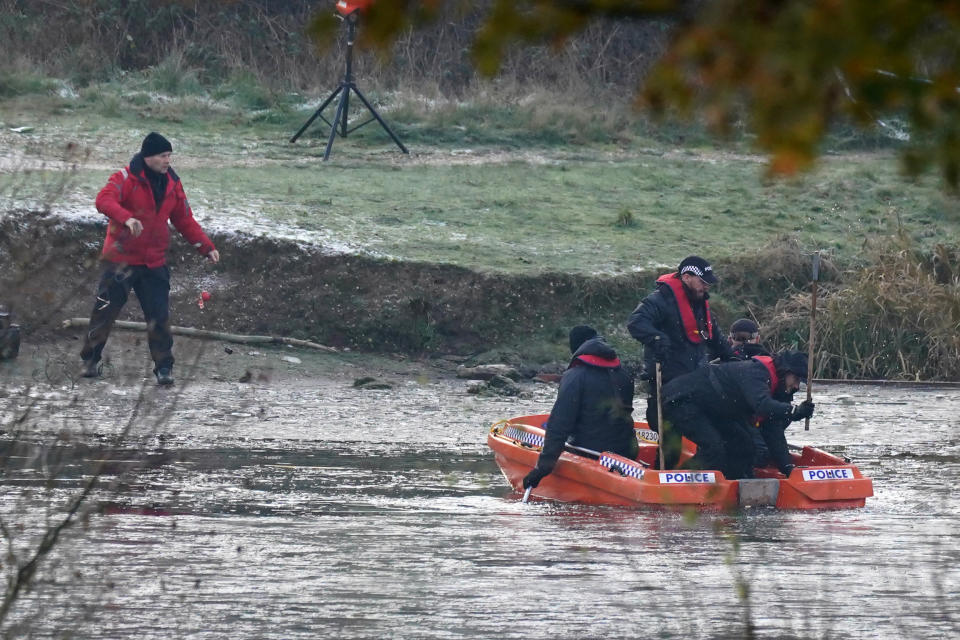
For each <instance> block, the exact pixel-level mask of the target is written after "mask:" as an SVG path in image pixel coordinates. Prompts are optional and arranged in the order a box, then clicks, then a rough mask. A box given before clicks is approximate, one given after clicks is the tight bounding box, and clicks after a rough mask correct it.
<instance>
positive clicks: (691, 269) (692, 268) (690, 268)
mask: <svg viewBox="0 0 960 640" xmlns="http://www.w3.org/2000/svg"><path fill="white" fill-rule="evenodd" d="M708 271H711V272H712V271H713V267H709V266H708V267H707V268H706V269H701V268H700V267H698V266H696V265H692V264H688V265H687V266H685V267H684V268H683V269H680V273H681V274H684V273H692V274H693V275H695V276H697V277H698V278H702V277H703V274H704V273H706V272H708Z"/></svg>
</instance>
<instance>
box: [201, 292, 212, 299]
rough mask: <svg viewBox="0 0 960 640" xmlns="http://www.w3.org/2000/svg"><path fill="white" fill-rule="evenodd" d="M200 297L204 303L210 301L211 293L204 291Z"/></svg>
mask: <svg viewBox="0 0 960 640" xmlns="http://www.w3.org/2000/svg"><path fill="white" fill-rule="evenodd" d="M200 297H201V298H203V301H204V302H206V301H207V300H209V299H210V292H209V291H203V292H201V293H200Z"/></svg>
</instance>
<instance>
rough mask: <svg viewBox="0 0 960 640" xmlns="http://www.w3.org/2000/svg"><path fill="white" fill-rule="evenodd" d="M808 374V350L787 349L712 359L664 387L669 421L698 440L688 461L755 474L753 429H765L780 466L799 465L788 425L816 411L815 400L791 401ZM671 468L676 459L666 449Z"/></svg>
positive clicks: (731, 473)
mask: <svg viewBox="0 0 960 640" xmlns="http://www.w3.org/2000/svg"><path fill="white" fill-rule="evenodd" d="M806 379H807V355H806V354H805V353H801V352H799V351H782V352H780V353H778V354H777V355H776V356H773V357H770V356H756V357H754V358H751V359H749V360H744V361H738V362H722V363H719V364H710V365H707V366H706V367H702V368H700V369H697V370H696V371H694V372H692V373H688V374H685V375H682V376H680V377H678V378H674V379H673V380H671V381H670V382H669V383H668V384H666V385H665V386H664V387H663V416H664V422H667V423H669V427H670V428H671V429H673V430H674V431H679V432H680V434H681V435H683V436H684V437H686V438H687V439H688V440H691V441H692V442H694V443H696V445H697V453H696V455H694V456H693V458H691V459H690V460H688V461H687V463H685V466H686V467H688V468H693V469H718V470H720V471H722V472H723V474H724V475H725V476H726V477H727V478H729V479H737V478H748V477H751V476H752V475H753V473H752V468H753V461H754V445H753V437H752V434H751V433H750V431H749V429H751V428H752V427H751V426H750V425H751V424H757V423H758V419H759V420H760V421H761V422H760V424H761V426H760V429H761V435H762V436H763V439H764V441H765V442H766V443H767V447H768V449H769V450H770V455H771V456H772V458H773V460H774V462H775V463H776V465H777V467H778V469H779V470H780V471H781V472H782V473H783V474H785V475H789V474H790V471H792V469H793V465H792V462H791V458H790V454H789V451H788V449H787V441H786V438H785V436H784V429H785V425H786V424H788V423H789V422H794V421H796V420H803V419H804V418H809V417H810V416H812V415H813V408H814V404H813V403H812V402H810V401H804V402H802V403H801V404H799V405H797V406H796V407H794V406H793V405H791V404H790V398H792V395H793V393H795V392H796V391H797V389H799V388H800V382H801V381H806ZM664 456H665V457H666V458H667V465H668V466H667V467H666V468H673V466H675V464H676V458H673V459H671V456H670V455H668V454H667V453H666V452H665V453H664Z"/></svg>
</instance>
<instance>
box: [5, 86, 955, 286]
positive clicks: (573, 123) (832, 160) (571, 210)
mask: <svg viewBox="0 0 960 640" xmlns="http://www.w3.org/2000/svg"><path fill="white" fill-rule="evenodd" d="M245 83H248V80H245V79H243V78H232V79H229V80H228V82H226V83H225V84H224V86H223V87H221V88H220V89H219V90H218V91H210V92H206V91H204V90H202V89H201V88H198V86H196V85H194V84H192V83H189V82H188V83H185V84H181V85H178V86H177V87H175V88H176V89H177V92H178V93H177V94H176V95H174V94H164V93H162V92H158V87H161V88H162V87H163V83H162V82H158V81H157V79H156V78H154V79H152V80H150V81H147V80H144V79H139V80H136V81H132V80H129V79H128V80H126V81H123V82H119V81H118V83H116V84H112V85H109V86H103V87H100V89H99V90H93V89H90V88H87V89H85V90H82V91H79V92H72V93H71V92H64V91H59V92H57V93H41V94H29V95H20V96H17V97H13V98H9V99H7V100H5V101H2V102H0V122H2V123H3V128H2V131H0V149H2V151H0V199H2V201H0V205H2V207H0V208H2V209H9V208H11V207H15V206H34V207H35V206H44V203H45V202H51V201H52V202H54V204H53V208H54V210H56V211H64V212H71V213H73V214H80V215H90V216H94V215H98V214H96V213H95V211H94V210H93V206H92V202H93V198H94V196H95V194H96V192H97V190H98V189H99V188H100V187H101V186H102V185H103V183H104V182H105V181H106V178H107V176H108V175H109V173H110V172H111V171H112V170H115V169H117V168H119V167H120V166H122V165H123V164H125V163H126V162H127V161H128V160H129V158H130V156H131V155H132V153H133V152H134V151H135V150H136V149H137V148H138V146H139V142H140V140H141V139H142V137H143V135H144V134H145V133H147V132H148V131H150V130H156V131H160V132H162V133H163V134H164V135H166V136H168V137H169V138H170V139H171V140H172V141H173V144H174V148H175V155H174V167H175V168H176V169H177V170H178V172H179V173H180V175H181V176H182V178H183V180H184V184H185V186H186V190H187V194H188V196H189V197H190V199H191V202H192V203H193V205H194V209H195V211H196V213H197V215H198V217H199V218H200V220H201V222H203V224H204V225H206V226H208V227H210V228H211V229H220V230H228V231H232V230H241V231H248V232H252V233H264V234H267V235H282V236H284V237H293V238H299V239H302V240H303V241H306V242H316V243H319V244H324V245H326V246H329V247H332V248H335V249H339V250H353V251H369V252H373V253H376V254H381V255H387V256H392V257H396V258H398V259H409V260H423V261H437V262H444V263H452V264H458V265H463V266H466V267H470V268H475V269H496V270H502V271H508V272H528V273H529V272H534V271H554V270H557V271H579V272H622V271H627V270H630V269H633V268H637V267H648V266H652V265H674V264H676V263H677V261H678V260H679V258H681V257H683V256H684V255H686V254H688V253H691V252H697V253H701V254H704V255H707V256H709V257H711V258H719V257H728V256H734V255H737V254H738V253H741V252H744V251H751V250H752V248H753V247H756V246H758V245H761V244H764V243H766V242H768V241H769V240H771V239H772V238H774V237H776V236H779V235H782V234H794V235H797V236H798V237H799V238H800V241H801V243H802V244H803V245H804V246H810V247H814V246H816V247H822V248H827V249H831V250H832V251H833V252H834V253H835V254H837V255H838V257H841V258H842V257H847V258H854V257H856V256H857V254H858V252H859V251H860V247H861V246H862V244H863V242H864V239H865V237H867V236H869V235H871V234H888V233H892V232H895V231H897V230H898V229H903V230H905V231H906V232H907V233H908V234H911V235H913V236H915V237H916V238H917V239H918V240H919V242H920V244H921V245H929V244H932V243H935V242H941V241H951V239H952V238H956V237H958V231H960V229H958V227H960V208H958V203H957V201H956V200H955V199H953V198H952V197H950V196H948V195H945V194H944V193H943V191H942V187H941V184H940V182H939V181H938V180H937V179H936V178H934V177H926V178H923V179H920V180H918V181H914V182H908V181H906V180H904V179H902V178H901V177H900V175H899V173H898V168H897V161H896V157H895V155H894V153H893V152H892V151H890V150H877V151H869V150H864V149H863V148H862V145H861V148H860V149H859V150H858V151H857V153H846V154H844V153H833V154H828V155H826V156H824V158H823V160H822V162H821V163H820V166H819V168H818V169H817V170H816V171H815V172H814V173H811V174H808V175H805V176H802V177H801V178H799V179H796V180H790V181H778V182H768V181H766V180H765V179H764V169H765V165H764V162H763V159H762V158H760V157H757V156H753V155H750V154H749V153H746V152H744V151H743V149H744V147H745V142H744V140H740V141H739V142H738V143H736V144H735V145H730V146H729V147H725V148H721V147H720V146H719V145H716V144H713V143H707V142H705V140H704V138H703V137H702V135H700V134H698V133H696V132H693V133H691V134H690V135H688V136H686V137H683V136H681V135H680V133H679V132H678V130H677V129H667V128H664V129H663V130H656V129H653V128H651V127H650V125H649V124H644V123H642V122H640V120H639V119H636V118H634V119H633V120H632V121H631V120H630V118H629V116H628V115H622V114H620V115H617V116H616V117H613V116H609V117H608V118H606V119H603V120H602V121H600V120H598V121H597V122H595V123H594V124H595V126H596V127H597V131H593V132H589V131H584V130H581V129H583V128H584V127H586V126H587V124H585V122H586V121H585V120H584V119H583V118H584V117H586V116H578V115H577V114H576V113H575V110H572V109H563V108H559V107H553V108H551V109H550V110H547V109H545V108H542V107H537V105H536V104H533V106H531V105H530V104H519V103H517V104H513V105H512V106H511V105H510V104H504V103H500V102H498V101H496V100H494V99H492V98H489V97H487V98H484V100H485V102H484V101H481V102H456V103H454V102H445V103H439V104H438V103H431V102H430V101H424V100H415V99H413V98H412V97H408V98H406V99H405V98H403V97H396V96H395V98H396V99H397V100H400V102H399V103H396V104H392V105H386V107H385V108H384V110H383V113H384V115H385V117H387V118H388V120H389V121H390V124H391V125H392V126H394V128H395V130H396V131H397V132H398V134H399V135H400V136H401V138H402V139H403V140H404V142H405V144H407V145H408V147H409V148H410V150H411V154H410V155H409V156H405V155H403V154H401V153H400V151H399V150H398V149H397V147H396V146H395V145H394V144H393V142H392V141H391V140H390V139H389V138H388V137H387V136H386V134H385V133H383V131H382V130H381V129H380V128H379V126H378V125H377V124H376V123H371V124H369V125H367V126H366V127H364V128H363V129H361V130H360V131H358V132H356V133H355V134H352V135H351V136H350V137H348V138H347V139H342V138H339V137H338V138H337V139H336V141H335V143H334V149H333V155H332V158H331V161H330V162H326V163H324V162H322V161H321V158H322V155H323V150H324V145H325V143H326V133H327V127H326V125H324V124H323V123H322V122H321V121H317V122H316V123H314V125H313V126H312V127H311V128H310V129H309V130H308V132H307V133H306V134H305V135H304V136H303V137H302V138H301V139H300V141H298V142H297V143H296V144H293V145H291V144H289V143H288V142H287V140H288V139H289V137H290V136H291V135H292V134H293V132H295V131H296V130H297V128H299V126H300V124H302V123H303V122H304V121H305V120H306V118H307V117H308V116H309V115H310V114H311V113H312V111H313V109H315V108H316V106H317V99H318V98H317V97H312V98H311V97H307V96H299V97H297V96H286V97H283V98H279V97H275V98H273V99H271V98H270V97H269V96H267V95H266V94H263V93H258V92H257V91H255V90H254V89H253V88H251V87H250V86H249V85H248V84H245ZM167 84H169V82H167ZM231 87H232V88H231ZM238 96H240V97H238ZM271 100H272V101H271ZM538 101H539V102H542V99H541V98H537V99H532V100H531V103H538ZM254 107H255V108H254ZM531 109H532V110H531ZM611 109H613V108H612V107H611ZM578 118H579V119H578ZM22 126H30V127H33V130H32V131H28V132H25V133H13V132H12V131H10V129H11V128H15V127H22ZM598 131H599V133H598ZM430 132H433V133H430ZM565 132H566V133H565ZM681 140H682V141H681ZM71 142H73V143H75V145H76V146H75V147H74V148H73V150H72V151H71V152H70V153H69V154H68V153H66V152H65V147H66V145H67V144H68V143H71ZM74 166H75V167H76V169H71V167H74ZM70 171H74V173H73V174H72V175H71V176H70V180H69V181H67V184H65V185H64V186H59V187H57V188H59V189H61V191H60V192H58V193H56V194H55V196H56V197H53V198H51V197H49V193H48V192H49V190H50V189H52V188H54V187H55V186H57V185H63V184H64V180H63V179H62V178H63V175H64V173H65V172H70ZM45 194H46V195H45ZM624 219H629V220H631V224H623V220H624ZM225 254H228V252H225Z"/></svg>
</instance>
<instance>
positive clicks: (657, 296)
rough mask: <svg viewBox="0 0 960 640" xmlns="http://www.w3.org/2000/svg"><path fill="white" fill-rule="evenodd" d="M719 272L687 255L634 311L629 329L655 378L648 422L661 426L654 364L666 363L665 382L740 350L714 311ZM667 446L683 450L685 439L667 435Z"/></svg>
mask: <svg viewBox="0 0 960 640" xmlns="http://www.w3.org/2000/svg"><path fill="white" fill-rule="evenodd" d="M716 282H717V276H716V275H715V274H714V272H713V267H712V266H710V263H709V262H707V261H706V260H704V259H703V258H701V257H699V256H688V257H686V258H684V259H683V261H682V262H681V263H680V266H679V267H678V268H677V271H676V272H675V273H669V274H666V275H663V276H661V277H660V278H658V279H657V289H656V290H655V291H654V292H653V293H651V294H650V295H648V296H647V297H646V298H644V299H643V300H642V301H641V302H640V304H639V305H638V306H637V308H636V309H635V310H634V311H633V313H632V314H630V319H629V320H628V321H627V330H628V331H629V332H630V335H631V336H633V337H634V338H636V339H637V340H639V341H640V342H642V343H643V346H644V350H643V351H644V353H643V373H641V375H640V377H641V379H643V380H648V381H650V383H649V384H648V387H649V394H648V397H647V413H646V417H647V423H648V424H649V425H650V428H651V429H654V430H658V425H657V395H656V384H655V383H653V381H654V380H656V370H655V364H656V363H657V362H659V363H660V364H661V367H662V375H661V377H662V380H663V383H664V384H666V383H667V382H669V381H670V380H673V379H674V378H676V377H677V376H680V375H683V374H685V373H690V372H691V371H693V370H695V369H697V368H698V367H702V366H704V365H706V364H707V363H708V362H709V361H710V360H713V359H714V358H720V359H721V360H733V359H735V358H736V356H735V355H734V353H733V350H732V349H731V348H730V344H729V343H728V342H727V336H725V335H724V334H723V333H722V332H721V330H720V325H719V324H717V321H716V319H715V318H714V317H713V316H712V315H711V313H710V303H709V302H708V300H709V299H710V294H709V290H710V286H711V285H713V284H716ZM664 447H665V448H667V449H671V450H674V449H676V450H677V451H679V447H680V443H679V440H678V439H676V442H673V441H671V439H670V437H669V434H668V437H666V438H664Z"/></svg>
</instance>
